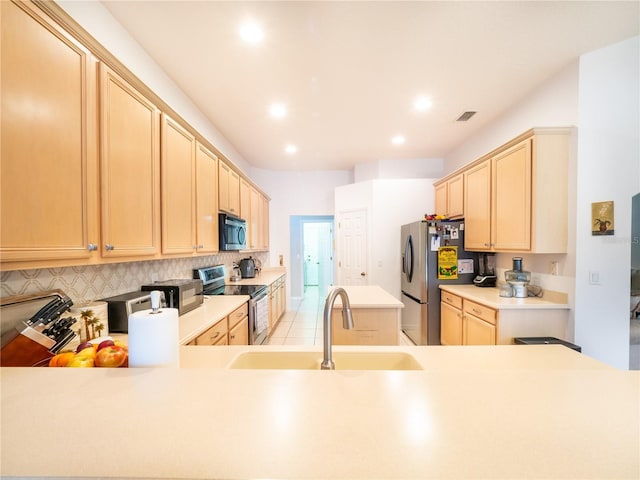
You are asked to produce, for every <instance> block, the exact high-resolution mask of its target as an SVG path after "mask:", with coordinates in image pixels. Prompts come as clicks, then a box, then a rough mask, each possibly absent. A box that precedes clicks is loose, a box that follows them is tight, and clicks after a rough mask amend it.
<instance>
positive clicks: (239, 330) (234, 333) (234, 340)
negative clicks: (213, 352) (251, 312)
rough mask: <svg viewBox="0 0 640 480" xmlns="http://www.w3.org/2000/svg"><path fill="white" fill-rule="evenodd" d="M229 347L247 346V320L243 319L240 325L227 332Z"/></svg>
mask: <svg viewBox="0 0 640 480" xmlns="http://www.w3.org/2000/svg"><path fill="white" fill-rule="evenodd" d="M229 345H249V319H248V318H247V317H244V318H243V319H242V320H241V321H240V323H238V324H237V325H236V326H235V327H233V328H232V329H231V330H229Z"/></svg>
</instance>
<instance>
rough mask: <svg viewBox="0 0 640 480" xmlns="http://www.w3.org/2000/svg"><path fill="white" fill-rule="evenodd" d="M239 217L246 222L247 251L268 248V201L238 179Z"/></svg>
mask: <svg viewBox="0 0 640 480" xmlns="http://www.w3.org/2000/svg"><path fill="white" fill-rule="evenodd" d="M240 217H241V218H243V219H244V220H246V221H247V250H266V249H268V248H269V200H267V198H266V197H265V196H264V195H263V194H262V193H260V192H259V191H258V190H257V189H256V188H255V187H253V186H252V185H251V184H250V183H249V182H247V181H246V180H245V179H244V178H241V179H240Z"/></svg>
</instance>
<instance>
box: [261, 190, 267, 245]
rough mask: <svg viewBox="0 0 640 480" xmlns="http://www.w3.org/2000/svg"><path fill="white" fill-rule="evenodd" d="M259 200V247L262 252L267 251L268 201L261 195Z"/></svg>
mask: <svg viewBox="0 0 640 480" xmlns="http://www.w3.org/2000/svg"><path fill="white" fill-rule="evenodd" d="M260 200H261V203H262V208H261V210H260V219H261V220H262V236H261V239H262V241H261V245H262V249H263V250H269V199H268V198H267V197H265V196H264V195H261V196H260Z"/></svg>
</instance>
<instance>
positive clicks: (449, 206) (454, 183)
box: [435, 173, 464, 218]
mask: <svg viewBox="0 0 640 480" xmlns="http://www.w3.org/2000/svg"><path fill="white" fill-rule="evenodd" d="M463 185H464V176H463V174H462V173H459V174H457V175H455V176H454V177H452V178H449V179H447V180H445V181H443V182H442V183H437V184H436V185H435V197H436V211H435V213H436V215H446V216H447V218H462V217H464V188H463Z"/></svg>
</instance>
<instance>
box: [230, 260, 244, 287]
mask: <svg viewBox="0 0 640 480" xmlns="http://www.w3.org/2000/svg"><path fill="white" fill-rule="evenodd" d="M229 280H230V281H232V282H239V281H240V280H242V274H241V272H240V265H238V264H237V263H235V262H234V263H233V273H232V274H231V276H230V277H229Z"/></svg>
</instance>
